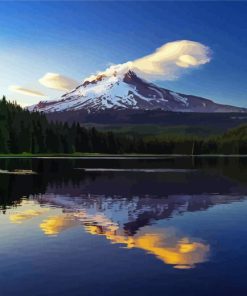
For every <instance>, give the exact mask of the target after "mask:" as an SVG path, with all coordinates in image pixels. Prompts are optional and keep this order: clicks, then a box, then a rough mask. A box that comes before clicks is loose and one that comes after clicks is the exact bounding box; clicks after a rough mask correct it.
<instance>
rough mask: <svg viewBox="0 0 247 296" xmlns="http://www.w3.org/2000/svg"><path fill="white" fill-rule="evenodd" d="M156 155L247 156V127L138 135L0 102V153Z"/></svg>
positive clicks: (4, 99)
mask: <svg viewBox="0 0 247 296" xmlns="http://www.w3.org/2000/svg"><path fill="white" fill-rule="evenodd" d="M75 152H81V153H112V154H121V153H155V154H156V153H157V154H194V155H197V154H247V126H246V125H243V126H240V127H238V128H235V129H231V130H229V131H228V132H226V133H225V134H223V135H220V136H214V137H207V138H202V137H198V136H191V135H159V136H153V137H150V136H148V137H147V136H138V135H136V136H135V135H120V134H117V133H113V132H111V131H109V132H103V131H98V130H97V129H95V128H94V127H93V128H85V127H83V126H81V125H80V124H78V123H73V124H70V125H69V124H68V123H61V122H57V121H56V122H52V121H48V120H47V118H46V116H45V115H44V114H42V113H38V112H29V111H28V110H26V109H23V108H21V107H20V106H19V105H17V104H16V103H10V102H8V101H7V100H6V98H5V97H3V98H2V100H0V153H1V154H10V153H11V154H18V153H32V154H39V153H51V154H52V153H63V154H71V153H75Z"/></svg>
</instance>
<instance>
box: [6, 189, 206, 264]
mask: <svg viewBox="0 0 247 296" xmlns="http://www.w3.org/2000/svg"><path fill="white" fill-rule="evenodd" d="M39 203H40V204H39ZM138 203H142V199H138V198H135V199H133V200H132V201H128V200H126V199H112V198H104V197H87V198H81V197H78V198H76V199H74V198H70V197H68V196H66V197H63V196H55V195H41V196H37V197H35V196H34V197H33V198H32V200H29V201H27V200H23V201H22V202H21V204H20V206H21V207H20V208H19V209H18V211H17V212H15V213H10V215H9V219H10V221H11V222H14V223H18V224H20V223H22V222H24V221H27V220H30V219H32V218H36V217H38V216H41V217H42V215H44V214H46V215H45V217H43V218H42V220H41V222H37V227H40V229H41V230H42V232H43V233H44V234H45V235H47V236H57V235H59V234H60V233H61V232H63V231H65V230H68V229H70V228H73V227H75V226H80V227H81V226H82V227H83V228H84V230H85V231H86V232H87V233H89V234H91V235H100V236H104V237H105V238H106V239H107V240H109V241H110V242H111V243H112V244H119V245H121V246H122V247H125V248H127V249H133V248H138V249H141V250H144V251H145V252H147V253H149V254H152V255H154V256H155V257H156V258H158V259H160V260H162V261H163V262H164V263H165V264H169V265H172V266H173V267H174V268H179V269H189V268H193V267H195V266H196V264H198V263H203V262H205V261H206V260H207V258H208V254H209V250H210V248H209V245H208V244H207V243H205V242H203V241H201V240H200V239H197V238H193V237H189V236H188V235H186V234H183V233H181V232H180V231H179V230H178V229H176V228H175V227H161V226H159V225H156V224H154V223H153V224H149V223H148V222H149V220H148V219H144V221H143V223H141V224H140V222H139V221H140V219H142V218H141V216H142V215H143V214H145V212H146V214H148V212H150V213H152V218H153V219H163V218H164V216H163V215H161V212H162V209H163V210H164V209H166V206H164V202H163V204H162V201H160V200H159V199H157V200H156V202H154V203H156V205H155V207H152V203H150V207H149V208H148V207H146V206H145V205H143V206H141V205H140V204H139V205H138ZM44 204H45V206H46V208H42V207H43V206H44ZM55 205H56V207H57V208H59V209H60V210H61V213H60V214H56V215H53V211H54V210H55V209H56V207H54V206H55ZM22 206H23V208H24V209H22ZM27 206H28V207H29V208H28V209H27V208H26V207H27ZM41 206H42V207H41ZM48 206H50V209H48V208H47V207H48ZM144 216H145V215H144ZM33 223H34V222H33ZM135 223H136V224H137V225H136V226H135V227H133V224H135ZM138 224H139V226H138ZM133 229H135V231H133Z"/></svg>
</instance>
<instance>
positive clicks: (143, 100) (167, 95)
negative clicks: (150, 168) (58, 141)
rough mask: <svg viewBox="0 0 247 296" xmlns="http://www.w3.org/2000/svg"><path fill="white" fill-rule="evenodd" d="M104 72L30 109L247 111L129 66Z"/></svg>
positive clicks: (54, 110)
mask: <svg viewBox="0 0 247 296" xmlns="http://www.w3.org/2000/svg"><path fill="white" fill-rule="evenodd" d="M125 68H126V69H125V71H123V68H121V69H119V70H118V68H117V67H113V68H112V69H113V70H112V71H106V72H102V73H100V74H98V75H95V76H91V77H89V78H87V79H85V80H84V82H83V83H82V84H81V85H79V86H78V87H77V88H75V89H74V90H72V91H70V92H68V93H66V94H64V95H63V96H62V97H61V98H60V99H58V100H56V101H41V102H39V103H38V104H37V105H33V106H30V107H29V110H30V111H40V112H45V113H51V112H61V111H78V110H86V111H87V112H88V113H91V112H92V113H95V112H100V111H104V110H108V109H111V110H126V109H127V110H128V109H131V110H133V109H135V110H155V109H156V110H157V109H159V110H164V111H176V112H246V111H247V109H245V108H240V107H234V106H229V105H222V104H217V103H214V102H213V101H211V100H209V99H205V98H201V97H197V96H193V95H185V94H181V93H177V92H174V91H171V90H168V89H165V88H161V87H159V86H157V85H155V84H153V83H150V82H147V81H146V80H144V79H142V78H140V77H139V76H138V75H137V74H136V73H135V72H134V71H132V70H130V69H129V68H128V67H125Z"/></svg>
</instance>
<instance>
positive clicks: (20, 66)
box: [0, 1, 247, 107]
mask: <svg viewBox="0 0 247 296" xmlns="http://www.w3.org/2000/svg"><path fill="white" fill-rule="evenodd" d="M246 15H247V2H208V3H207V2H197V3H196V2H65V1H64V2H0V66H1V72H0V89H1V92H2V93H3V94H6V95H7V97H8V99H13V100H17V102H19V103H21V104H23V105H28V104H32V103H34V102H37V101H39V100H40V98H37V97H36V98H35V97H30V96H26V95H23V94H18V93H13V92H10V91H9V90H8V87H9V86H10V85H21V86H23V87H27V88H33V89H37V90H40V91H42V92H45V93H47V94H48V95H49V97H48V98H56V97H58V96H59V95H60V94H62V93H63V92H61V91H56V90H49V89H47V88H45V87H43V86H41V85H40V84H39V83H38V79H39V78H40V77H42V76H43V75H44V74H45V73H47V72H57V73H60V74H64V75H66V76H69V77H71V78H74V79H76V80H78V81H81V80H83V79H84V78H85V77H87V76H89V75H90V74H92V73H94V72H96V71H98V70H104V69H105V68H106V67H107V66H108V65H109V63H116V64H118V63H123V62H127V61H129V60H135V59H137V58H139V57H142V56H145V55H147V54H149V53H151V52H153V51H154V50H155V49H156V48H158V47H160V46H161V45H163V44H164V43H166V42H170V41H175V40H182V39H187V40H193V41H197V42H200V43H203V44H205V45H207V46H209V47H210V48H211V50H212V60H211V62H210V63H208V64H206V65H203V66H202V67H200V68H199V69H196V70H192V71H189V73H187V74H185V75H183V76H182V77H180V78H179V79H177V80H175V81H159V82H158V84H159V85H161V86H163V87H165V88H170V89H172V90H174V91H177V92H183V93H188V94H195V95H200V96H204V97H207V98H211V99H214V100H215V101H217V102H221V103H228V104H233V105H239V106H245V107H247V86H246V85H247V58H246V56H247V53H246V50H247V17H246Z"/></svg>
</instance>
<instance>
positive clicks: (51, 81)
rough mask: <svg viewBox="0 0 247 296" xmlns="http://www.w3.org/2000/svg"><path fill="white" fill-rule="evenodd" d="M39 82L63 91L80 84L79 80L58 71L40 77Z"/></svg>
mask: <svg viewBox="0 0 247 296" xmlns="http://www.w3.org/2000/svg"><path fill="white" fill-rule="evenodd" d="M39 83H41V84H42V85H44V86H46V87H48V88H53V89H57V90H63V91H69V90H72V89H74V88H75V87H77V86H78V85H79V83H78V82H77V81H75V80H73V79H71V78H69V77H66V76H63V75H60V74H58V73H46V74H45V75H44V76H43V77H41V78H40V79H39Z"/></svg>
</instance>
